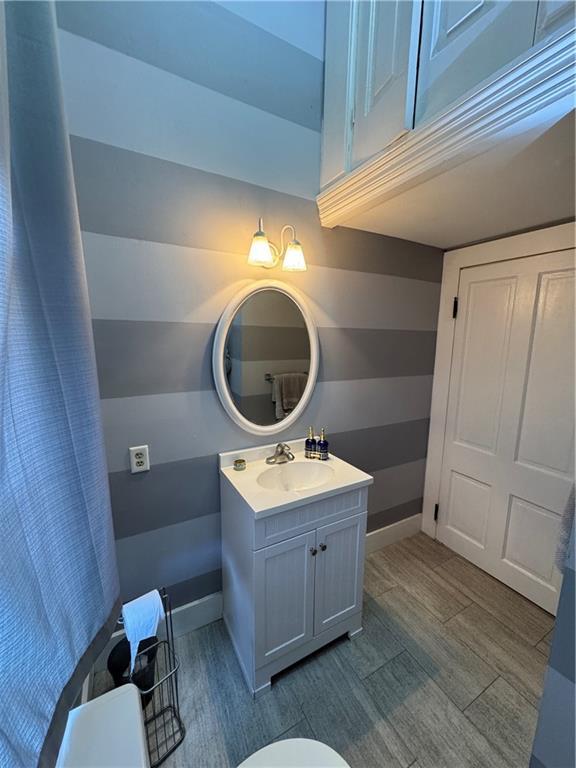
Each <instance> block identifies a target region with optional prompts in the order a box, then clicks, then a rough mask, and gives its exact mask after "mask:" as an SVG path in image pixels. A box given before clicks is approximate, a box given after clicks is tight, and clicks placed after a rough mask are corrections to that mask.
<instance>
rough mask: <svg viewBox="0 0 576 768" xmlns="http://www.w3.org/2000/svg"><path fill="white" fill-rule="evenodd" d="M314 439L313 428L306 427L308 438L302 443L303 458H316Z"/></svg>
mask: <svg viewBox="0 0 576 768" xmlns="http://www.w3.org/2000/svg"><path fill="white" fill-rule="evenodd" d="M316 450H317V448H316V438H315V437H314V427H308V437H307V438H306V442H305V443H304V456H305V457H306V458H307V459H315V458H316Z"/></svg>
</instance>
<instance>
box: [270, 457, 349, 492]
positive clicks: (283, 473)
mask: <svg viewBox="0 0 576 768" xmlns="http://www.w3.org/2000/svg"><path fill="white" fill-rule="evenodd" d="M333 478H334V470H333V469H332V467H329V466H328V465H327V464H320V462H319V461H318V462H317V461H314V460H308V461H293V462H290V463H289V464H278V465H277V466H275V467H270V469H265V470H264V471H263V472H261V473H260V474H259V475H258V477H257V479H256V482H257V483H258V485H259V486H260V487H261V488H266V490H268V491H309V490H310V489H312V488H319V487H320V486H321V485H324V484H325V483H328V482H330V480H332V479H333Z"/></svg>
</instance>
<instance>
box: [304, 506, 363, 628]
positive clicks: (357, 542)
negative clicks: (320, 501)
mask: <svg viewBox="0 0 576 768" xmlns="http://www.w3.org/2000/svg"><path fill="white" fill-rule="evenodd" d="M365 535H366V513H364V514H362V515H355V516H354V517H349V518H347V519H346V520H340V521H339V522H337V523H332V524H331V525H325V526H323V527H322V528H318V531H317V541H318V555H317V557H316V600H315V607H314V634H316V635H318V634H320V632H323V631H324V630H325V629H329V628H330V627H331V626H332V625H333V624H337V623H338V622H339V621H342V620H343V619H345V618H347V617H348V616H349V615H351V614H353V613H356V612H357V611H359V610H360V609H361V606H362V574H363V567H362V563H363V561H364V538H365Z"/></svg>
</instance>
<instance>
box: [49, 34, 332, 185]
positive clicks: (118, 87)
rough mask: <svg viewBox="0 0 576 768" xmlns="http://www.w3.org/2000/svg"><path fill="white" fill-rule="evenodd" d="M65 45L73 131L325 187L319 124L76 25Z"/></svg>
mask: <svg viewBox="0 0 576 768" xmlns="http://www.w3.org/2000/svg"><path fill="white" fill-rule="evenodd" d="M59 48H60V60H61V71H62V78H63V90H64V97H65V104H66V115H67V119H68V127H69V130H70V133H72V134H74V135H76V136H81V137H83V138H85V139H93V140H95V141H100V142H103V143H105V144H112V145H114V146H116V147H122V148H123V149H128V150H133V151H135V152H143V153H145V154H147V155H151V156H153V157H157V158H162V159H164V160H170V161H172V162H175V163H180V164H182V165H188V166H192V167H194V168H199V169H200V170H203V171H210V172H211V173H217V174H221V175H224V176H229V177H231V178H234V179H240V180H242V181H247V182H249V183H252V184H258V185H260V186H262V187H268V188H269V189H275V190H278V191H279V192H287V193H288V194H291V195H297V196H299V197H305V198H308V199H310V200H313V199H314V197H315V196H316V195H317V194H318V191H319V183H320V182H319V178H320V134H319V133H317V132H316V131H313V130H310V129H309V128H304V127H302V126H301V125H297V124H296V123H292V122H290V121H288V120H284V119H283V118H281V117H277V116H276V115H272V114H270V113H269V112H263V111H262V110H261V109H257V108H256V107H253V106H251V105H249V104H245V103H244V102H242V101H237V100H235V99H231V98H229V97H228V96H224V95H223V94H221V93H218V92H216V91H212V90H210V89H209V88H205V87H203V86H201V85H197V84H196V83H192V82H190V81H189V80H185V79H183V78H181V77H176V76H175V75H173V74H170V73H169V72H166V71H164V70H161V69H158V68H157V67H153V66H150V65H149V64H145V63H143V62H141V61H138V60H137V59H133V58H131V57H130V56H125V55H123V54H121V53H117V52H116V51H113V50H111V49H110V48H105V47H104V46H102V45H99V44H97V43H94V42H92V41H90V40H87V39H86V38H84V37H78V36H77V35H73V34H70V33H69V32H65V31H62V30H61V31H60V35H59ZM162 116H164V118H163V117H162ZM159 118H160V119H159Z"/></svg>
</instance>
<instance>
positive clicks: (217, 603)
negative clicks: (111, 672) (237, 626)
mask: <svg viewBox="0 0 576 768" xmlns="http://www.w3.org/2000/svg"><path fill="white" fill-rule="evenodd" d="M221 618H222V592H215V593H214V594H212V595H206V597H202V598H200V600H195V601H194V602H193V603H186V605H181V606H180V607H179V608H174V610H173V611H172V626H173V628H174V637H180V636H181V635H187V634H188V632H192V630H194V629H199V628H200V627H203V626H205V625H206V624H210V623H211V622H213V621H217V620H218V619H221ZM122 637H124V630H119V631H118V632H114V634H113V635H112V637H111V638H110V640H108V642H107V643H106V647H105V648H104V650H103V651H102V653H101V654H100V656H99V657H98V659H97V660H96V663H95V664H94V672H100V671H101V670H103V669H106V662H107V661H108V655H109V653H110V651H111V650H112V648H113V647H114V646H115V645H116V643H117V642H118V640H120V638H122Z"/></svg>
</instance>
